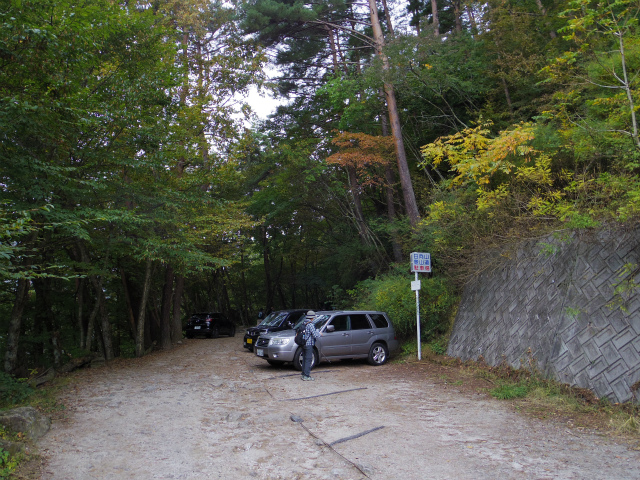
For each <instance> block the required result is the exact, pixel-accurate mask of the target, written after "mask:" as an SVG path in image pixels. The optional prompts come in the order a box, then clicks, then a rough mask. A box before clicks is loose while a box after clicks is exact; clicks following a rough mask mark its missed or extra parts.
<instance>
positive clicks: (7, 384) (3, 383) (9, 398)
mask: <svg viewBox="0 0 640 480" xmlns="http://www.w3.org/2000/svg"><path fill="white" fill-rule="evenodd" d="M32 394H33V388H31V387H30V386H29V385H28V384H27V383H26V380H24V379H16V378H15V377H12V376H11V375H9V374H8V373H5V372H0V404H1V405H3V406H10V405H16V404H18V403H22V402H24V401H25V400H27V399H28V398H29V397H30V396H31V395H32Z"/></svg>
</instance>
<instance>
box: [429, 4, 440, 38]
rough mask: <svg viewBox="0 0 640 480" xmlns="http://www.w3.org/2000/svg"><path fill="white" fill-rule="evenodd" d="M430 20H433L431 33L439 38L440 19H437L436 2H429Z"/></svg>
mask: <svg viewBox="0 0 640 480" xmlns="http://www.w3.org/2000/svg"><path fill="white" fill-rule="evenodd" d="M431 18H432V19H433V33H434V35H435V36H436V37H439V36H440V18H439V17H438V1H437V0H431Z"/></svg>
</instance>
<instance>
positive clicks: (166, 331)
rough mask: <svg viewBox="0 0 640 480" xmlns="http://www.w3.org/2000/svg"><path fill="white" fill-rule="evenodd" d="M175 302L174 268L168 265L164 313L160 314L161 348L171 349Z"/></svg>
mask: <svg viewBox="0 0 640 480" xmlns="http://www.w3.org/2000/svg"><path fill="white" fill-rule="evenodd" d="M172 300H173V268H172V267H171V265H167V268H166V269H165V273H164V288H163V289H162V311H161V312H160V348H162V349H168V348H171V320H172V316H171V312H172V310H171V301H172Z"/></svg>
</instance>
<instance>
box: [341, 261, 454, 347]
mask: <svg viewBox="0 0 640 480" xmlns="http://www.w3.org/2000/svg"><path fill="white" fill-rule="evenodd" d="M412 280H413V277H412V276H411V274H409V273H401V272H392V273H390V274H387V275H384V276H381V277H378V278H376V279H373V280H365V281H363V282H360V283H359V284H358V285H357V286H356V289H355V290H353V291H352V292H351V295H352V297H353V298H354V299H356V301H355V305H354V307H355V308H358V309H363V310H380V311H383V312H387V314H389V317H390V318H391V321H392V322H393V325H394V327H395V329H396V333H397V334H398V336H400V337H402V338H408V337H410V336H412V335H415V334H414V332H415V331H416V295H415V292H414V291H412V290H411V281H412ZM421 281H422V282H421V283H422V285H421V286H422V289H421V290H420V333H421V336H422V340H423V341H430V340H432V339H434V338H436V337H437V336H439V335H442V334H443V333H446V332H447V330H448V327H449V316H450V314H451V311H452V309H453V307H454V306H455V305H456V304H457V298H456V297H455V295H453V294H452V293H451V292H452V288H451V287H450V286H449V285H448V284H447V282H446V280H444V279H443V278H439V277H433V278H425V277H423V278H421Z"/></svg>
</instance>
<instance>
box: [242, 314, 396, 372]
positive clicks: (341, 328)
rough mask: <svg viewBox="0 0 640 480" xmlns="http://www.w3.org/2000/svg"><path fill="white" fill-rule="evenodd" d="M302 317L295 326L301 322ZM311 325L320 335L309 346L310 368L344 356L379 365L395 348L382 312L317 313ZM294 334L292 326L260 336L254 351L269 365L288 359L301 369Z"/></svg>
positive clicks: (299, 352) (388, 323) (298, 347)
mask: <svg viewBox="0 0 640 480" xmlns="http://www.w3.org/2000/svg"><path fill="white" fill-rule="evenodd" d="M304 318H305V317H302V318H301V319H300V321H299V322H298V323H297V324H296V325H295V328H297V327H298V326H300V325H301V324H302V322H304ZM313 325H314V326H315V327H316V328H317V329H318V330H319V331H320V332H321V333H322V336H321V337H318V339H317V340H316V345H315V348H314V349H313V354H314V355H313V360H312V364H311V366H312V367H313V366H314V365H317V364H318V363H320V362H321V361H333V360H342V359H347V358H366V359H368V361H369V363H370V364H371V365H382V364H383V363H385V362H386V361H387V360H388V358H389V355H390V353H393V352H395V351H396V350H397V349H398V347H399V344H398V340H397V339H396V334H395V331H394V329H393V325H392V324H391V321H390V320H389V317H388V316H387V314H386V313H385V312H369V311H360V310H358V311H330V312H317V313H316V318H315V320H314V321H313ZM295 335H296V331H295V329H294V330H284V331H281V332H274V333H269V334H266V335H260V337H259V338H258V341H257V342H256V345H255V348H254V351H255V354H256V355H257V356H258V357H260V358H263V359H265V360H266V361H267V362H269V364H271V365H281V364H283V363H285V362H292V363H293V366H294V367H295V368H296V369H297V370H302V348H301V347H300V346H298V345H296V343H295V342H294V337H295Z"/></svg>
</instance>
